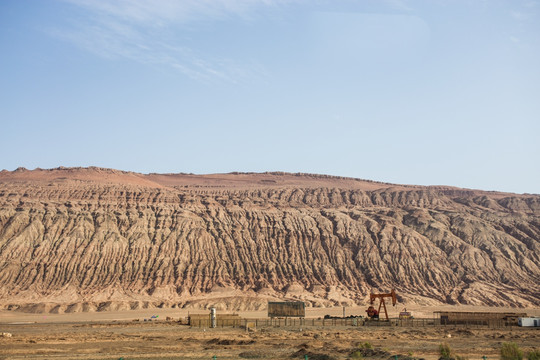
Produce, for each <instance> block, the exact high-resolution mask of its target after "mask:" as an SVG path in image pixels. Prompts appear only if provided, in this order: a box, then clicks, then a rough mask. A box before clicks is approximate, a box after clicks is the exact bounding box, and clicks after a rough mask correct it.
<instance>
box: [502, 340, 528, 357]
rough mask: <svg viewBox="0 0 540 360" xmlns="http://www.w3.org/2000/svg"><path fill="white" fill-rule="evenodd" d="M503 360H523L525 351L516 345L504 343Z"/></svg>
mask: <svg viewBox="0 0 540 360" xmlns="http://www.w3.org/2000/svg"><path fill="white" fill-rule="evenodd" d="M501 360H523V351H521V349H520V348H519V346H517V345H516V344H515V343H512V342H507V343H503V344H502V347H501Z"/></svg>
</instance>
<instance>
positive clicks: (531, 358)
mask: <svg viewBox="0 0 540 360" xmlns="http://www.w3.org/2000/svg"><path fill="white" fill-rule="evenodd" d="M527 360H540V350H533V351H529V352H528V353H527Z"/></svg>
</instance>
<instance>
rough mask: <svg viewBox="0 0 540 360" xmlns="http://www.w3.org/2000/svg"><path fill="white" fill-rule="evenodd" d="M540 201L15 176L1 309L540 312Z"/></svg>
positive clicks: (194, 179) (311, 182) (342, 181)
mask: <svg viewBox="0 0 540 360" xmlns="http://www.w3.org/2000/svg"><path fill="white" fill-rule="evenodd" d="M539 260H540V196H539V195H528V194H525V195H517V194H505V193H498V192H485V191H477V190H466V189H458V188H451V187H422V186H404V185H393V184H385V183H377V182H371V181H363V180H357V179H349V178H337V177H330V176H319V175H308V174H287V173H264V174H242V173H232V174H221V175H219V174H218V175H190V174H162V175H160V174H149V175H143V174H137V173H131V172H122V171H116V170H110V169H100V168H59V169H51V170H41V169H36V170H32V171H29V170H25V169H18V170H16V171H13V172H8V171H2V172H0V304H2V306H3V307H4V308H17V307H22V308H25V307H26V308H25V309H29V311H55V312H62V311H85V310H106V309H123V308H137V307H152V306H180V307H182V306H183V307H186V306H187V307H199V306H207V305H211V306H217V307H219V308H236V309H247V308H250V309H256V308H262V307H264V306H265V303H266V301H267V299H276V298H288V299H301V300H304V301H307V302H308V303H309V304H312V305H314V306H330V305H337V304H352V303H354V302H356V303H362V302H364V301H365V300H366V297H367V295H368V294H369V292H370V291H371V290H372V289H379V290H382V291H386V290H389V289H390V288H395V289H396V291H397V292H398V294H399V295H400V296H401V300H402V301H411V302H416V303H426V304H427V303H437V302H442V303H450V304H455V303H461V304H476V305H480V304H485V305H511V306H539V305H540V294H539V288H538V284H539V283H540V267H539V264H540V261H539Z"/></svg>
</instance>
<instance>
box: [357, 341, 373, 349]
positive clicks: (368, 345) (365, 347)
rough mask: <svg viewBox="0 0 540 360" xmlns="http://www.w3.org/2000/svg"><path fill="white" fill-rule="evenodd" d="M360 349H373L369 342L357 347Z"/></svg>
mask: <svg viewBox="0 0 540 360" xmlns="http://www.w3.org/2000/svg"><path fill="white" fill-rule="evenodd" d="M358 347H359V348H360V349H373V345H371V343H370V342H367V341H366V342H365V343H363V344H360V345H358Z"/></svg>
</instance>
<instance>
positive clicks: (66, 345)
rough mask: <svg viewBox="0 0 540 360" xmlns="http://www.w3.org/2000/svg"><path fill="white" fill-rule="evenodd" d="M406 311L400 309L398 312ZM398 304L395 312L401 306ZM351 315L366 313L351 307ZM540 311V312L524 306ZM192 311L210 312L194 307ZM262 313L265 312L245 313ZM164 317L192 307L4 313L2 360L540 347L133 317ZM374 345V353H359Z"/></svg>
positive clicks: (494, 332) (466, 331)
mask: <svg viewBox="0 0 540 360" xmlns="http://www.w3.org/2000/svg"><path fill="white" fill-rule="evenodd" d="M445 308H448V309H449V310H450V309H451V310H457V311H485V310H490V311H520V312H521V311H523V310H521V309H518V310H516V309H502V308H482V307H455V306H454V307H437V308H426V307H424V308H420V307H419V308H418V309H415V308H414V307H413V308H410V310H412V311H413V314H414V315H416V317H422V316H426V317H431V316H432V312H433V311H437V310H443V309H445ZM399 310H400V309H399ZM399 310H398V309H396V308H392V310H391V313H390V315H391V316H393V315H395V314H397V312H398V311H399ZM345 311H346V315H353V314H358V315H360V314H361V313H362V312H363V311H365V308H364V307H361V308H360V307H359V308H346V309H345ZM524 311H525V312H527V313H528V314H530V315H540V309H526V310H524ZM191 313H206V312H205V311H191ZM342 313H343V308H331V309H308V311H307V317H308V318H310V317H311V318H314V317H319V316H324V315H325V314H332V315H342ZM240 314H241V315H242V316H244V317H250V318H264V317H265V316H266V314H265V312H245V313H240ZM152 315H158V319H164V318H165V317H166V316H171V317H174V318H175V319H178V318H180V317H184V316H187V310H175V309H157V310H156V309H153V310H137V311H125V312H115V313H113V312H103V313H75V314H58V315H49V314H45V315H44V314H22V313H17V312H1V313H0V332H9V333H11V334H12V337H9V338H8V337H0V359H86V360H87V359H120V358H123V359H124V360H127V359H212V358H213V357H214V356H216V359H243V358H250V359H305V355H308V358H309V359H311V360H313V359H336V360H337V359H349V358H351V354H352V353H353V352H354V351H363V352H364V354H363V355H364V358H366V359H368V358H372V359H389V358H390V357H392V356H394V355H403V356H407V355H408V356H412V357H417V358H425V359H428V360H433V359H438V357H439V356H438V346H439V344H441V343H443V342H446V343H448V344H449V345H450V346H451V347H452V348H453V349H454V350H455V353H456V354H457V355H461V356H465V357H467V358H469V359H480V358H481V357H482V356H484V355H485V356H487V358H488V359H495V358H498V352H499V349H500V347H501V344H502V343H503V342H515V343H516V344H518V345H519V346H520V347H521V348H522V349H524V350H525V351H530V350H533V349H537V350H540V329H538V328H536V329H535V328H519V327H511V328H501V329H488V328H485V327H465V326H459V327H456V326H430V327H414V328H411V327H390V326H382V327H381V326H378V327H374V326H357V327H355V326H336V327H330V326H326V327H321V326H314V327H313V326H304V328H302V329H301V328H300V327H299V326H290V327H283V326H282V327H259V328H258V329H256V330H255V331H252V332H246V330H244V329H239V328H218V329H200V328H191V327H189V326H187V325H181V324H179V323H178V322H176V321H164V320H158V321H152V322H145V321H140V320H139V321H133V320H134V319H144V318H149V317H150V316H152ZM366 342H368V343H369V344H370V345H371V346H372V348H373V349H372V350H359V347H360V346H361V345H362V344H364V343H366Z"/></svg>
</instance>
